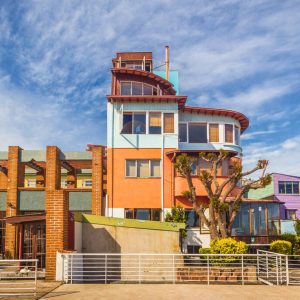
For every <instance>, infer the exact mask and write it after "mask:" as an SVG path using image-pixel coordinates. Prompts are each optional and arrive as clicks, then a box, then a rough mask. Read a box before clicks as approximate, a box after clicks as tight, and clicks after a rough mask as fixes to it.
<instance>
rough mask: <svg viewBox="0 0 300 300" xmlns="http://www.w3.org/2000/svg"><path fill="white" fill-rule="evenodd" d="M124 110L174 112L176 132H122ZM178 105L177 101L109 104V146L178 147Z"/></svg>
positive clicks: (133, 147)
mask: <svg viewBox="0 0 300 300" xmlns="http://www.w3.org/2000/svg"><path fill="white" fill-rule="evenodd" d="M123 111H145V112H146V111H168V112H174V120H175V132H176V133H175V134H165V135H164V137H163V135H162V134H155V135H154V134H139V135H137V134H121V133H120V131H121V127H122V126H121V124H122V112H123ZM177 132H178V105H177V104H176V103H130V102H128V103H124V104H122V105H121V104H120V103H118V104H114V105H113V104H111V103H108V104H107V145H108V147H109V148H112V147H113V148H131V149H135V148H161V147H162V146H163V145H164V147H165V148H178V134H177Z"/></svg>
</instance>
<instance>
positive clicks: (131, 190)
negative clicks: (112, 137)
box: [107, 148, 173, 208]
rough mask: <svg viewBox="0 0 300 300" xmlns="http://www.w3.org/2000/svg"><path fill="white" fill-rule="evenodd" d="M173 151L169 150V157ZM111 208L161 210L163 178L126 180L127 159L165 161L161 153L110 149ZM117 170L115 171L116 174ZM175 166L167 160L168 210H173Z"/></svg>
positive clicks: (109, 199)
mask: <svg viewBox="0 0 300 300" xmlns="http://www.w3.org/2000/svg"><path fill="white" fill-rule="evenodd" d="M170 150H171V149H165V153H166V152H169V151H170ZM107 155H108V157H107V167H108V174H109V175H108V178H107V179H108V183H107V187H108V205H109V207H110V208H111V207H113V208H160V207H161V178H126V177H125V160H126V159H161V149H116V148H115V149H113V150H112V149H111V148H110V149H108V151H107ZM112 170H113V171H112ZM172 173H173V166H172V163H171V160H170V159H169V158H168V157H167V156H166V155H165V156H164V207H165V208H170V207H172V205H173V203H172V199H173V192H172V191H173V187H172Z"/></svg>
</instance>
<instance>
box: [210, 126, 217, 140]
mask: <svg viewBox="0 0 300 300" xmlns="http://www.w3.org/2000/svg"><path fill="white" fill-rule="evenodd" d="M209 141H210V142H211V143H218V142H219V124H209Z"/></svg>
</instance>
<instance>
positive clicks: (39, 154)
mask: <svg viewBox="0 0 300 300" xmlns="http://www.w3.org/2000/svg"><path fill="white" fill-rule="evenodd" d="M20 157H21V158H20V159H21V162H26V161H30V160H32V159H34V160H36V161H46V151H45V150H22V151H20Z"/></svg>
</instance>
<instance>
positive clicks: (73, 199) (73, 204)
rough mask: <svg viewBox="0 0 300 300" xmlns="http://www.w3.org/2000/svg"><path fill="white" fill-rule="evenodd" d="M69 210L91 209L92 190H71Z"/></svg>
mask: <svg viewBox="0 0 300 300" xmlns="http://www.w3.org/2000/svg"><path fill="white" fill-rule="evenodd" d="M69 210H71V211H91V210H92V192H69Z"/></svg>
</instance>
